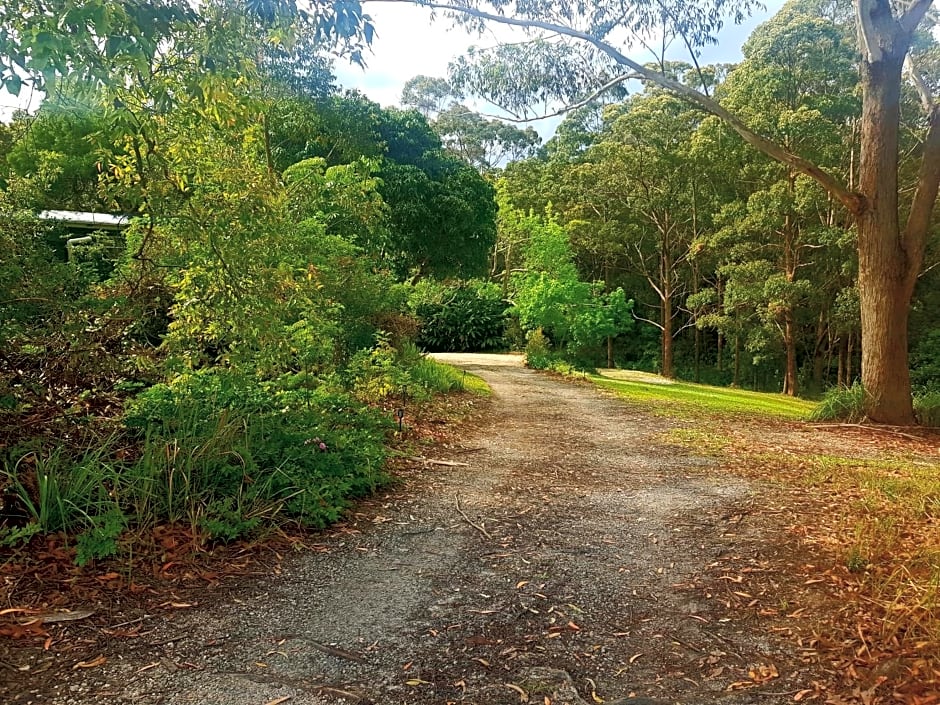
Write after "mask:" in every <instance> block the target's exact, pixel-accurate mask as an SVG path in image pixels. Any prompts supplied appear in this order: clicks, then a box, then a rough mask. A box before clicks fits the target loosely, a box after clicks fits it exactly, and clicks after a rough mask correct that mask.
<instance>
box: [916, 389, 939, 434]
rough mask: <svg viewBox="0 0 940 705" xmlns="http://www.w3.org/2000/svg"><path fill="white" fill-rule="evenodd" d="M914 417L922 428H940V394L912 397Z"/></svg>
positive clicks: (933, 393) (931, 393)
mask: <svg viewBox="0 0 940 705" xmlns="http://www.w3.org/2000/svg"><path fill="white" fill-rule="evenodd" d="M914 416H915V417H917V423H919V424H921V425H922V426H930V427H932V428H938V427H940V392H929V393H927V394H923V395H921V396H916V397H914Z"/></svg>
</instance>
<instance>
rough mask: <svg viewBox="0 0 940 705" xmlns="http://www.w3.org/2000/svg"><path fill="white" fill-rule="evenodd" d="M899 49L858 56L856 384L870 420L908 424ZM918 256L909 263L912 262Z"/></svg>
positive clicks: (907, 274) (907, 272) (907, 262)
mask: <svg viewBox="0 0 940 705" xmlns="http://www.w3.org/2000/svg"><path fill="white" fill-rule="evenodd" d="M904 54H905V52H903V51H895V52H894V53H892V52H891V51H890V50H888V49H883V50H882V51H881V52H880V55H881V56H880V60H878V61H863V62H862V90H863V101H862V134H861V144H862V152H861V158H860V164H859V187H860V190H861V192H862V193H863V194H865V197H866V199H867V204H866V205H867V207H866V208H865V209H864V211H863V212H862V213H861V214H860V215H859V216H858V255H859V274H858V288H859V297H860V302H861V314H862V316H861V317H862V384H863V385H864V386H865V395H866V412H867V414H868V417H869V418H871V419H872V420H873V421H879V422H882V423H890V424H899V425H907V424H912V423H914V409H913V404H912V400H911V379H910V372H909V369H908V358H907V323H908V311H909V308H910V303H911V295H912V294H913V285H914V282H915V281H916V279H915V277H916V272H915V275H914V276H911V267H912V266H915V262H912V261H911V258H910V257H909V255H912V254H913V253H908V252H906V251H905V248H904V242H903V240H902V237H901V228H900V223H899V219H898V218H899V217H898V131H899V121H900V100H901V68H902V65H903V62H904ZM919 266H920V262H916V267H917V268H918V269H919Z"/></svg>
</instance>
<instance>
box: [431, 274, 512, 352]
mask: <svg viewBox="0 0 940 705" xmlns="http://www.w3.org/2000/svg"><path fill="white" fill-rule="evenodd" d="M412 305H413V306H414V309H415V315H416V316H417V317H418V319H419V320H420V322H421V330H420V333H419V335H418V344H419V345H420V346H421V347H423V348H425V349H427V350H431V351H453V352H463V351H468V352H479V351H485V350H498V349H501V348H504V347H505V346H506V340H505V337H504V334H505V329H506V308H507V306H508V304H507V303H506V302H505V301H504V300H503V298H502V294H501V292H500V289H499V287H498V286H496V285H495V284H488V283H485V282H479V281H471V282H461V283H458V284H456V285H453V286H445V285H441V284H436V283H433V282H430V283H425V284H423V285H421V286H418V287H416V289H415V293H414V295H413V296H412Z"/></svg>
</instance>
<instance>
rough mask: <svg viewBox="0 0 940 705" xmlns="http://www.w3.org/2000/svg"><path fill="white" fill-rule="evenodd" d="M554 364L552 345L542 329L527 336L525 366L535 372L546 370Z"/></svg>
mask: <svg viewBox="0 0 940 705" xmlns="http://www.w3.org/2000/svg"><path fill="white" fill-rule="evenodd" d="M551 363H552V345H551V343H550V342H549V340H548V337H547V336H546V335H545V333H543V332H542V329H541V328H536V329H535V330H531V331H529V332H528V333H527V334H526V346H525V364H526V366H527V367H531V368H532V369H534V370H544V369H546V368H547V367H549V365H551Z"/></svg>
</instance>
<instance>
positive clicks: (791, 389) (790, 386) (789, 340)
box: [783, 309, 797, 397]
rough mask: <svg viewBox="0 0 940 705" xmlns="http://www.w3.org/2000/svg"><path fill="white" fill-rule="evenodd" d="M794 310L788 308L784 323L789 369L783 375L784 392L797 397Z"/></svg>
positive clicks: (784, 343) (784, 341) (784, 339)
mask: <svg viewBox="0 0 940 705" xmlns="http://www.w3.org/2000/svg"><path fill="white" fill-rule="evenodd" d="M793 328H794V323H793V311H791V310H790V309H787V312H786V313H785V314H784V323H783V345H784V348H786V351H787V369H786V372H785V373H784V375H783V393H784V394H786V395H788V396H791V397H795V396H796V394H797V389H796V339H795V336H794V332H793Z"/></svg>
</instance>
